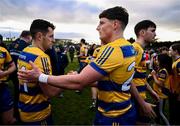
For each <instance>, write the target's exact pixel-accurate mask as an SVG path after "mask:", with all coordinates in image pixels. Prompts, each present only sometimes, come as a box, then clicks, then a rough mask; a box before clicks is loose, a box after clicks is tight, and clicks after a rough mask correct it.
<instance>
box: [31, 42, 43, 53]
mask: <svg viewBox="0 0 180 126" xmlns="http://www.w3.org/2000/svg"><path fill="white" fill-rule="evenodd" d="M32 45H33V46H35V47H38V48H39V49H41V50H42V51H43V52H45V49H44V48H43V47H42V45H41V44H39V43H38V42H35V41H33V42H32Z"/></svg>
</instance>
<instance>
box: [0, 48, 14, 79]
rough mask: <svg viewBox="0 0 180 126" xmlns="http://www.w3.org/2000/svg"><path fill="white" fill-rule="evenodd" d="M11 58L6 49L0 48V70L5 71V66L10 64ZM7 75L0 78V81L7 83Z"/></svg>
mask: <svg viewBox="0 0 180 126" xmlns="http://www.w3.org/2000/svg"><path fill="white" fill-rule="evenodd" d="M12 62H13V61H12V58H11V55H10V54H9V52H8V51H7V49H5V48H4V47H1V46H0V70H3V71H4V70H5V69H6V68H5V65H8V64H10V63H12ZM7 78H8V75H7V76H5V77H2V78H0V81H7Z"/></svg>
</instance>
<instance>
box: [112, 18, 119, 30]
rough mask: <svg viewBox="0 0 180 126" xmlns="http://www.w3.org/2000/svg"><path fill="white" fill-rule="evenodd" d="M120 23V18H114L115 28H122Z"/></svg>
mask: <svg viewBox="0 0 180 126" xmlns="http://www.w3.org/2000/svg"><path fill="white" fill-rule="evenodd" d="M120 25H121V22H120V21H118V20H114V21H113V27H114V30H116V29H119V28H120Z"/></svg>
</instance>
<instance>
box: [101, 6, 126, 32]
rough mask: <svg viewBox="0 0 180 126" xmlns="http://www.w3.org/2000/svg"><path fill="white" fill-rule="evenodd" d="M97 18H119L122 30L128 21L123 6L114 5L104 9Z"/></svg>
mask: <svg viewBox="0 0 180 126" xmlns="http://www.w3.org/2000/svg"><path fill="white" fill-rule="evenodd" d="M99 18H107V19H110V20H119V21H120V22H121V23H122V29H123V30H124V29H125V27H126V25H127V24H128V21H129V14H128V12H127V10H126V9H125V8H123V7H119V6H116V7H113V8H109V9H107V10H104V11H103V12H102V13H101V14H100V15H99Z"/></svg>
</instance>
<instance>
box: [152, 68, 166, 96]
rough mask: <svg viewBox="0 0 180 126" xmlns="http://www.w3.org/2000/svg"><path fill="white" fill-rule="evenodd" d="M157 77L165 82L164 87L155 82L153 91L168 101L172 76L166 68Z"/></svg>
mask: <svg viewBox="0 0 180 126" xmlns="http://www.w3.org/2000/svg"><path fill="white" fill-rule="evenodd" d="M157 76H158V80H160V81H162V82H163V85H162V86H159V85H158V84H156V83H155V82H154V83H153V89H154V91H155V92H156V93H157V94H158V95H159V97H160V98H161V99H166V98H168V95H169V90H170V80H169V78H170V76H169V74H168V72H167V70H166V69H165V68H164V69H160V70H159V71H158V73H157Z"/></svg>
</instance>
